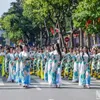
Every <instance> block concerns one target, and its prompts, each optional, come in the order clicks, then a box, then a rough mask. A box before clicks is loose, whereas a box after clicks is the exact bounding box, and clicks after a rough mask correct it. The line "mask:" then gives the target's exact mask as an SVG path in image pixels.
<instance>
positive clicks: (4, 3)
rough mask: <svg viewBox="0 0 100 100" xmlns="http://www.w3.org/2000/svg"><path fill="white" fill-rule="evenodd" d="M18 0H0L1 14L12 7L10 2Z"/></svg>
mask: <svg viewBox="0 0 100 100" xmlns="http://www.w3.org/2000/svg"><path fill="white" fill-rule="evenodd" d="M13 1H16V0H0V16H1V15H2V14H3V13H4V12H7V10H8V9H9V7H10V3H11V2H13Z"/></svg>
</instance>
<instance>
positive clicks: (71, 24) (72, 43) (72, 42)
mask: <svg viewBox="0 0 100 100" xmlns="http://www.w3.org/2000/svg"><path fill="white" fill-rule="evenodd" d="M70 26H71V36H70V37H71V40H70V42H71V48H73V47H74V41H73V20H72V17H71V23H70Z"/></svg>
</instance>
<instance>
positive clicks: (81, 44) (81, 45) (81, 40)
mask: <svg viewBox="0 0 100 100" xmlns="http://www.w3.org/2000/svg"><path fill="white" fill-rule="evenodd" d="M79 30H80V47H83V38H84V36H83V33H82V29H81V28H80V29H79Z"/></svg>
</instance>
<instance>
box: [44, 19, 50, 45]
mask: <svg viewBox="0 0 100 100" xmlns="http://www.w3.org/2000/svg"><path fill="white" fill-rule="evenodd" d="M44 26H45V29H46V33H47V36H48V41H47V44H48V45H50V34H49V31H48V28H47V24H46V21H45V20H44Z"/></svg>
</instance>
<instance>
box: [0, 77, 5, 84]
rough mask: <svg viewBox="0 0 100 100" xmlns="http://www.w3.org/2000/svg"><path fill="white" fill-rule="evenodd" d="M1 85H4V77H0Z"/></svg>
mask: <svg viewBox="0 0 100 100" xmlns="http://www.w3.org/2000/svg"><path fill="white" fill-rule="evenodd" d="M0 85H1V86H2V85H4V83H3V80H2V78H0Z"/></svg>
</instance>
